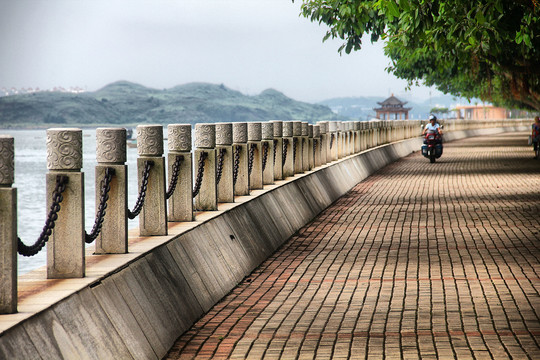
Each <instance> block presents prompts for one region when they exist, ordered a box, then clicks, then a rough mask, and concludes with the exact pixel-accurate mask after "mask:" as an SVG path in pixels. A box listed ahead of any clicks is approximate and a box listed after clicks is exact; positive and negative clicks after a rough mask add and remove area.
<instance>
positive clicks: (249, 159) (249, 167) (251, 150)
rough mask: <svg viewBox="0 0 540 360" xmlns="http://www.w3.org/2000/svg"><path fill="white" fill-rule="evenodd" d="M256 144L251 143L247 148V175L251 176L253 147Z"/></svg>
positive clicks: (253, 155) (255, 146) (254, 147)
mask: <svg viewBox="0 0 540 360" xmlns="http://www.w3.org/2000/svg"><path fill="white" fill-rule="evenodd" d="M256 148H257V144H254V143H251V144H250V147H249V149H248V176H251V171H252V170H253V158H254V157H255V149H256Z"/></svg>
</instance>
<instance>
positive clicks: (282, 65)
mask: <svg viewBox="0 0 540 360" xmlns="http://www.w3.org/2000/svg"><path fill="white" fill-rule="evenodd" d="M300 2H301V0H296V2H295V3H294V4H293V3H292V2H291V0H193V1H192V0H148V1H141V0H92V1H90V0H0V34H2V35H1V39H0V54H1V55H0V87H8V88H9V87H40V88H42V89H43V88H52V87H54V86H63V87H72V86H73V87H74V86H80V87H83V88H87V89H88V90H96V89H98V88H100V87H102V86H104V85H106V84H108V83H110V82H113V81H117V80H128V81H132V82H136V83H140V84H142V85H145V86H149V87H154V88H168V87H172V86H175V85H179V84H184V83H188V82H194V81H201V82H211V83H223V84H225V85H226V86H228V87H231V88H233V89H236V90H240V91H241V92H243V93H246V94H256V93H259V92H261V91H262V90H264V89H266V88H274V89H276V90H279V91H282V92H284V93H285V94H286V95H288V96H290V97H293V98H295V99H298V100H303V101H319V100H324V99H329V98H333V97H342V96H369V95H373V96H376V95H378V96H386V95H389V93H390V92H393V93H394V94H396V95H401V94H403V92H404V88H405V85H406V83H405V81H402V80H398V79H396V78H395V77H394V76H393V75H390V74H388V73H386V71H385V70H384V68H385V67H386V66H387V65H388V63H389V61H388V59H387V58H385V57H384V54H383V50H382V47H383V45H382V44H381V43H378V44H375V45H371V43H370V42H369V41H366V42H365V46H364V48H363V49H362V50H361V51H359V52H356V53H354V54H350V55H343V56H340V55H339V54H338V53H337V49H338V47H339V46H340V43H341V42H340V41H339V40H335V41H330V40H329V41H327V42H325V43H322V37H323V36H324V34H325V31H326V28H325V27H324V26H319V25H318V24H316V23H311V22H310V21H309V20H308V19H305V18H303V17H300V16H299V13H300ZM432 92H433V95H434V96H435V95H436V94H438V92H436V91H434V90H433V91H432ZM409 95H412V96H414V97H416V98H425V99H427V98H428V97H429V89H427V88H425V87H421V88H414V89H413V91H412V94H411V93H409Z"/></svg>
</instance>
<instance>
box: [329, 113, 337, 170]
mask: <svg viewBox="0 0 540 360" xmlns="http://www.w3.org/2000/svg"><path fill="white" fill-rule="evenodd" d="M337 126H338V125H337V121H329V122H328V131H329V132H330V139H329V140H328V147H327V154H329V158H328V159H327V161H328V162H330V161H335V160H337V159H338V128H337Z"/></svg>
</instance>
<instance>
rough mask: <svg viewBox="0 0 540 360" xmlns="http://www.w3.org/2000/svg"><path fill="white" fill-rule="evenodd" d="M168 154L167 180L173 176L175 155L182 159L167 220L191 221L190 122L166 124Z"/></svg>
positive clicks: (170, 200)
mask: <svg viewBox="0 0 540 360" xmlns="http://www.w3.org/2000/svg"><path fill="white" fill-rule="evenodd" d="M167 138H168V141H167V143H168V148H169V154H168V155H167V160H168V161H167V163H168V169H167V170H168V180H169V181H168V182H169V183H170V181H171V177H172V176H173V172H174V170H173V165H174V163H175V161H176V159H177V157H179V156H180V157H181V159H183V160H182V161H181V162H180V167H179V169H178V180H177V182H176V190H175V191H174V193H173V194H172V195H171V197H170V198H169V203H168V205H169V217H168V220H169V221H193V193H192V192H193V156H192V155H191V124H171V125H168V126H167Z"/></svg>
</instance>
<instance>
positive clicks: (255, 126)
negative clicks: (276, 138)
mask: <svg viewBox="0 0 540 360" xmlns="http://www.w3.org/2000/svg"><path fill="white" fill-rule="evenodd" d="M247 130H248V141H261V139H262V127H261V123H260V122H248V123H247Z"/></svg>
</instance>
